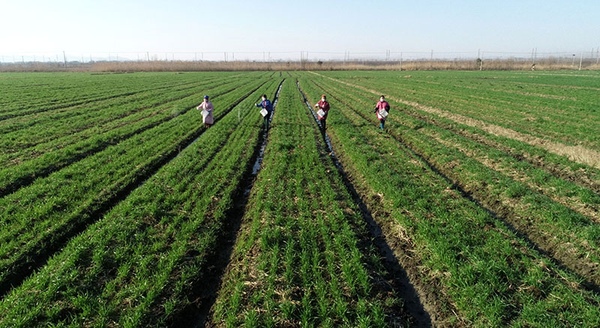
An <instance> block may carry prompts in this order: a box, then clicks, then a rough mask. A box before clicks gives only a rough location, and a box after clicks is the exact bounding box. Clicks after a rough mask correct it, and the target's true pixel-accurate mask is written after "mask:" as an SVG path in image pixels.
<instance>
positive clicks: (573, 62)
mask: <svg viewBox="0 0 600 328" xmlns="http://www.w3.org/2000/svg"><path fill="white" fill-rule="evenodd" d="M574 66H575V54H573V61H572V62H571V68H573V67H574Z"/></svg>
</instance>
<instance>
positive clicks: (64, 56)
mask: <svg viewBox="0 0 600 328" xmlns="http://www.w3.org/2000/svg"><path fill="white" fill-rule="evenodd" d="M63 59H64V60H65V67H67V54H66V53H65V51H64V50H63Z"/></svg>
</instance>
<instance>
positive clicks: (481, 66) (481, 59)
mask: <svg viewBox="0 0 600 328" xmlns="http://www.w3.org/2000/svg"><path fill="white" fill-rule="evenodd" d="M479 59H480V60H479V70H480V71H483V51H482V52H481V57H480V58H479Z"/></svg>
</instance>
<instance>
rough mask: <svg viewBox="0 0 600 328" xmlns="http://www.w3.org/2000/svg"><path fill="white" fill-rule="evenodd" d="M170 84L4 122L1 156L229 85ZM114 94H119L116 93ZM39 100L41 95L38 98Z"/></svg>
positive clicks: (0, 127)
mask: <svg viewBox="0 0 600 328" xmlns="http://www.w3.org/2000/svg"><path fill="white" fill-rule="evenodd" d="M157 78H158V77H157ZM169 82H170V83H169V84H167V85H165V86H163V87H161V88H159V89H153V90H149V91H143V92H138V93H135V94H133V95H129V96H117V97H114V98H110V99H106V100H103V101H99V102H95V103H83V104H80V105H77V106H72V107H63V108H60V109H57V110H52V111H47V112H44V113H38V114H34V115H24V116H20V117H16V118H13V119H9V120H4V121H2V123H1V125H0V133H2V134H3V135H5V136H6V138H5V139H3V140H2V142H1V143H0V152H1V154H2V155H3V157H4V156H6V155H9V154H12V153H15V152H17V151H21V150H23V149H26V148H31V147H35V146H38V145H41V144H44V143H47V142H49V141H53V140H55V139H58V138H62V137H71V136H72V135H76V136H77V135H79V134H80V133H81V132H85V131H86V130H87V129H90V128H96V127H99V126H102V125H107V124H111V123H112V122H114V121H119V120H121V119H123V118H127V117H128V116H130V115H131V114H135V113H137V112H138V111H139V110H143V109H147V108H151V107H156V106H158V105H160V104H161V103H163V102H161V101H166V100H169V99H173V100H176V99H178V98H181V97H184V96H189V95H191V94H193V93H197V92H199V90H201V89H200V88H206V87H215V86H218V85H222V84H226V83H231V82H232V81H231V80H226V79H220V80H217V79H209V80H208V81H194V80H189V79H188V80H185V83H184V84H183V85H179V84H181V81H180V82H179V83H177V84H175V83H174V82H173V81H169ZM80 92H81V93H84V92H85V87H82V88H81V90H80ZM113 93H118V89H116V90H115V91H114V92H113ZM42 96H43V95H40V97H42ZM112 124H114V123H112ZM109 126H110V125H109ZM84 135H85V134H84Z"/></svg>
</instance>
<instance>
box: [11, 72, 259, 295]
mask: <svg viewBox="0 0 600 328" xmlns="http://www.w3.org/2000/svg"><path fill="white" fill-rule="evenodd" d="M267 82H268V81H265V82H262V83H261V84H260V85H259V86H257V87H256V88H255V89H253V90H252V91H250V92H248V93H247V94H245V95H244V96H243V97H241V98H240V99H238V100H237V101H236V102H234V103H233V104H232V105H230V106H229V108H228V109H227V110H226V111H225V114H223V116H221V118H223V117H225V116H226V115H227V114H229V113H230V112H231V111H232V110H233V109H234V108H235V107H236V106H237V105H238V104H239V103H241V102H242V101H243V100H245V99H246V98H248V97H250V95H252V94H253V93H254V92H256V90H258V89H260V88H261V87H262V86H263V85H264V84H266V83H267ZM220 120H221V119H218V120H215V124H217V123H218V122H219V121H220ZM205 131H206V130H205V128H204V127H199V128H198V129H196V130H195V131H194V132H193V133H191V134H190V135H188V136H187V137H186V138H185V139H184V140H182V141H181V142H179V144H177V145H174V147H173V148H172V149H171V151H169V152H168V153H166V154H164V155H163V156H162V157H161V158H160V160H158V161H157V162H156V163H153V164H151V165H150V166H149V167H148V168H146V169H145V170H143V171H142V172H141V173H140V174H139V175H138V176H136V177H135V178H134V180H133V181H132V182H131V183H129V184H128V185H126V186H123V188H121V189H120V190H118V191H116V192H115V194H114V195H113V196H112V197H110V198H109V199H107V200H106V201H104V202H102V203H100V204H97V208H95V209H91V212H89V214H88V217H89V218H88V219H86V220H84V221H83V222H74V223H72V224H69V225H68V226H65V227H62V228H61V229H57V231H56V234H54V235H59V237H58V238H57V239H56V240H55V241H53V242H52V243H50V242H49V240H41V241H40V244H41V245H45V244H47V245H48V246H46V247H44V248H43V250H39V251H38V253H36V254H28V255H24V256H23V257H22V258H21V260H20V261H17V262H16V263H15V264H14V265H13V266H12V267H11V268H8V269H7V270H9V271H10V272H11V273H10V275H8V276H7V278H6V280H4V281H3V282H2V283H0V299H2V298H4V296H5V295H6V294H7V293H8V292H9V291H10V290H11V289H13V288H15V287H18V286H20V285H21V284H22V283H23V281H24V280H25V279H27V278H28V277H29V276H31V275H32V274H33V273H34V272H35V271H37V270H38V269H39V268H41V267H43V266H44V265H46V263H47V262H48V259H50V257H52V255H53V254H55V253H56V252H59V251H60V250H61V249H62V248H64V246H65V245H66V244H67V243H68V242H69V240H70V239H71V238H72V237H73V236H76V235H78V234H80V233H81V232H83V231H84V230H85V229H87V227H88V226H89V225H91V224H93V223H95V222H97V221H99V220H101V219H102V218H103V217H104V215H105V214H106V213H107V212H109V211H110V210H111V209H112V208H113V207H115V206H116V205H117V204H118V203H120V202H121V201H123V200H124V199H125V198H127V196H129V194H131V193H132V192H133V191H134V190H135V189H137V188H139V187H141V186H142V185H143V184H144V183H145V182H146V181H147V180H148V179H149V178H151V177H152V176H153V175H154V174H156V172H158V170H160V169H161V168H162V167H163V166H165V165H167V164H168V163H169V162H171V161H172V160H173V159H175V157H177V156H178V155H179V153H180V152H181V151H183V150H185V148H187V147H189V146H190V145H191V144H193V143H194V141H196V140H198V138H199V137H200V136H202V134H203V133H204V132H205Z"/></svg>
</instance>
